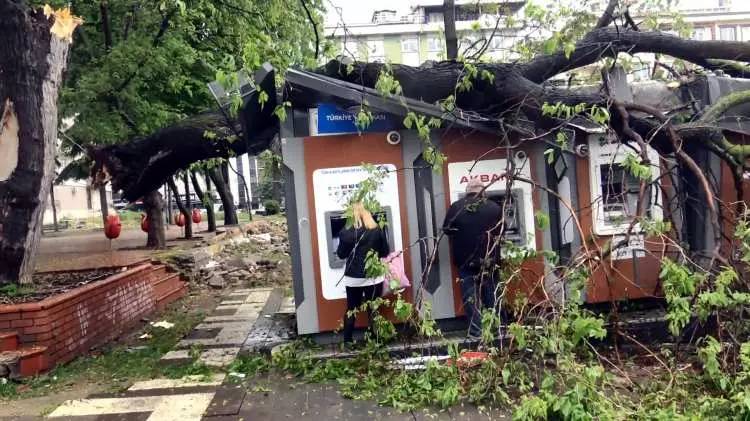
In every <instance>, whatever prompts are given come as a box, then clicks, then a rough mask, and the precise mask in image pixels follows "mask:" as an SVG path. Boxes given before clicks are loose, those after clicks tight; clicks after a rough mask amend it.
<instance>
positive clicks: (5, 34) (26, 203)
mask: <svg viewBox="0 0 750 421" xmlns="http://www.w3.org/2000/svg"><path fill="white" fill-rule="evenodd" d="M0 16H2V19H0V98H2V99H1V100H0V101H1V102H2V104H1V105H0V108H1V109H2V111H0V113H1V114H2V117H0V155H2V157H0V285H3V284H6V283H10V282H20V283H28V282H30V281H31V275H32V273H33V271H34V260H35V259H34V258H35V253H34V252H33V251H35V250H36V248H37V246H38V243H39V238H40V235H41V231H42V217H43V214H44V209H45V206H46V204H47V198H48V196H49V190H50V188H51V185H52V179H53V177H54V165H55V156H54V155H55V141H56V140H57V95H58V91H59V89H60V86H61V84H62V77H63V71H64V70H65V66H66V64H67V58H68V49H69V47H70V42H71V36H72V32H73V30H74V29H75V27H76V26H77V25H78V24H79V23H80V21H79V20H78V19H77V18H75V17H73V16H71V15H70V13H69V11H67V10H60V11H52V9H49V8H45V9H44V10H42V9H38V10H30V9H27V8H26V7H24V6H23V4H19V3H16V2H10V1H2V2H0Z"/></svg>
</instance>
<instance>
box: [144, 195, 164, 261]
mask: <svg viewBox="0 0 750 421" xmlns="http://www.w3.org/2000/svg"><path fill="white" fill-rule="evenodd" d="M143 206H144V207H145V208H146V217H147V218H148V239H147V240H146V246H147V247H153V248H156V249H163V248H165V247H166V246H167V239H166V232H165V230H164V211H163V210H164V199H163V197H162V195H161V193H159V190H153V191H151V192H150V193H148V194H147V195H146V196H144V197H143Z"/></svg>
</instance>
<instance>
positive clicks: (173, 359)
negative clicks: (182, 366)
mask: <svg viewBox="0 0 750 421" xmlns="http://www.w3.org/2000/svg"><path fill="white" fill-rule="evenodd" d="M159 361H161V362H162V363H170V364H178V363H182V362H191V361H193V357H191V356H190V350H189V349H174V350H172V351H169V352H167V353H166V354H164V355H162V357H161V359H160V360H159Z"/></svg>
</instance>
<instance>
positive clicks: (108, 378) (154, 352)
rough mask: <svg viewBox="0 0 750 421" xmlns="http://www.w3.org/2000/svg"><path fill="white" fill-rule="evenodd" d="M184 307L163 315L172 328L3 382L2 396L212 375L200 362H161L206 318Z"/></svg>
mask: <svg viewBox="0 0 750 421" xmlns="http://www.w3.org/2000/svg"><path fill="white" fill-rule="evenodd" d="M183 308H184V307H182V306H174V307H172V308H170V309H169V310H167V311H166V313H165V314H163V315H162V317H161V318H160V320H167V321H169V322H171V323H174V326H173V327H172V328H171V329H163V328H158V327H152V326H147V327H145V328H144V329H143V330H142V331H141V332H139V333H148V334H149V335H151V338H149V339H147V340H143V341H142V342H139V343H138V345H137V346H126V345H115V346H112V347H109V348H106V349H104V351H103V352H102V353H101V354H98V355H90V356H85V357H80V358H77V359H75V360H73V361H71V362H70V363H68V364H63V365H60V366H58V367H56V368H55V369H53V370H52V371H50V372H48V373H46V374H43V375H40V376H37V377H33V378H31V379H24V380H23V381H22V382H18V383H17V382H12V381H9V382H7V383H5V384H2V383H0V398H3V399H22V398H28V397H34V396H41V395H46V394H50V393H54V392H56V391H59V390H64V389H66V388H69V387H71V386H73V385H75V384H80V383H83V382H87V383H94V384H97V385H98V386H100V388H101V390H102V391H113V392H114V391H118V390H121V389H123V388H124V387H127V386H129V385H130V384H131V383H132V382H134V381H138V380H144V379H152V378H156V377H168V378H179V377H183V376H186V375H209V374H211V373H212V371H211V369H210V368H209V367H207V366H205V365H204V364H202V363H199V362H193V363H192V364H187V365H178V366H164V365H162V364H160V363H159V359H160V358H161V356H162V355H164V354H165V353H166V352H167V351H169V350H171V349H172V348H173V347H174V346H175V344H176V343H177V342H178V341H179V340H180V339H181V338H182V337H183V336H185V335H186V334H187V333H188V332H190V330H191V329H192V328H193V327H194V326H195V325H197V324H198V323H200V321H201V320H202V319H203V317H204V314H203V313H202V312H201V311H194V312H190V313H187V314H185V313H184V311H183ZM137 336H139V335H137ZM199 351H200V350H198V349H195V350H194V352H193V353H192V354H193V355H194V356H196V357H197V354H198V353H199Z"/></svg>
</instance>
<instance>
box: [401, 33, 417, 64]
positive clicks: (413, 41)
mask: <svg viewBox="0 0 750 421" xmlns="http://www.w3.org/2000/svg"><path fill="white" fill-rule="evenodd" d="M401 63H403V64H406V65H407V66H419V65H420V62H419V38H417V37H408V38H402V39H401Z"/></svg>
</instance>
